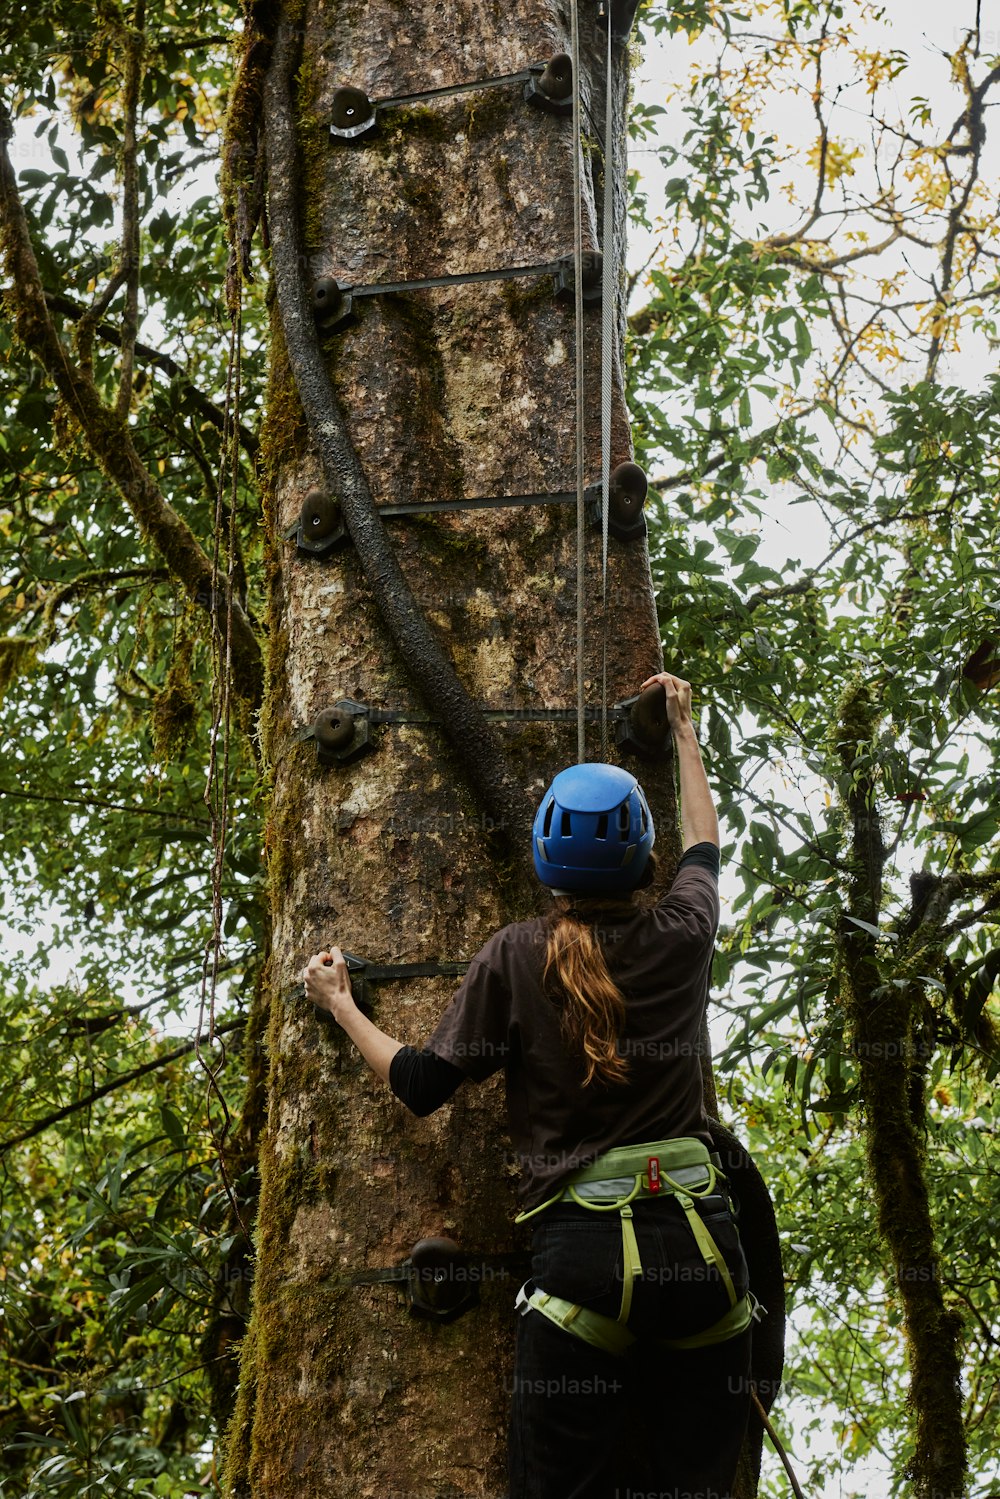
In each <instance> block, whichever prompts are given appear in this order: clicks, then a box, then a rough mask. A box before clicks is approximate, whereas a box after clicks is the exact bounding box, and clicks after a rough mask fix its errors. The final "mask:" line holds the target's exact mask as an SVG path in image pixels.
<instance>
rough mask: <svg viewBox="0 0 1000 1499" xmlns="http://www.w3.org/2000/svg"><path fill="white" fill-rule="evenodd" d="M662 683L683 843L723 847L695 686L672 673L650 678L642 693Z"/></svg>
mask: <svg viewBox="0 0 1000 1499" xmlns="http://www.w3.org/2000/svg"><path fill="white" fill-rule="evenodd" d="M657 682H658V683H659V684H660V686H661V687H662V688H663V690H664V692H665V693H666V697H667V721H668V723H669V724H670V732H671V733H672V734H673V736H674V750H675V752H676V754H677V765H678V769H679V771H680V781H681V788H680V789H681V841H682V844H683V847H684V848H685V850H686V849H689V848H693V846H694V845H695V844H696V843H714V844H715V846H716V848H718V846H719V819H718V817H717V815H716V811H715V802H714V801H713V799H712V792H711V790H710V788H709V784H708V777H707V776H706V775H705V767H704V765H703V764H702V759H701V746H700V745H699V743H698V736H697V734H696V733H695V728H694V724H693V722H692V720H691V684H690V682H685V681H684V680H683V679H682V678H681V677H675V676H673V675H672V673H670V672H668V671H661V672H657V674H656V675H655V676H653V677H647V678H646V680H645V682H643V684H642V687H641V688H640V689H639V690H640V691H642V692H644V691H645V689H646V688H647V687H652V686H653V685H654V684H655V683H657Z"/></svg>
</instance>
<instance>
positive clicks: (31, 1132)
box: [0, 1015, 247, 1156]
mask: <svg viewBox="0 0 1000 1499" xmlns="http://www.w3.org/2000/svg"><path fill="white" fill-rule="evenodd" d="M246 1023H247V1022H246V1016H245V1015H241V1016H240V1018H239V1019H238V1020H227V1021H226V1022H225V1024H224V1025H217V1026H215V1027H214V1029H213V1031H212V1032H211V1034H205V1035H202V1036H197V1037H196V1038H195V1039H194V1040H193V1041H185V1043H184V1045H183V1046H178V1047H176V1048H175V1049H174V1050H173V1051H167V1052H164V1054H163V1056H162V1057H157V1058H156V1059H155V1060H154V1061H152V1062H144V1063H143V1064H142V1066H141V1067H133V1068H132V1070H131V1072H122V1073H121V1074H120V1075H119V1076H118V1077H116V1078H112V1080H111V1082H109V1083H102V1084H101V1086H100V1087H99V1088H93V1089H92V1090H91V1091H90V1092H89V1093H88V1094H87V1095H86V1096H85V1097H84V1098H78V1099H76V1101H75V1102H74V1103H68V1104H65V1105H64V1106H63V1107H62V1108H61V1109H55V1110H53V1112H52V1113H51V1114H46V1115H45V1116H44V1118H42V1119H36V1120H35V1122H34V1124H32V1125H30V1126H29V1127H28V1129H26V1130H22V1131H21V1133H20V1134H19V1135H11V1137H10V1138H9V1139H8V1140H0V1156H2V1155H6V1153H7V1151H8V1150H13V1149H14V1146H15V1145H23V1144H24V1143H25V1141H26V1140H33V1139H34V1138H35V1136H36V1135H41V1134H44V1133H45V1131H46V1130H47V1129H51V1128H52V1126H53V1125H54V1124H59V1123H60V1121H61V1120H63V1119H68V1118H69V1116H70V1115H71V1114H78V1113H79V1112H80V1110H81V1109H87V1108H89V1107H90V1105H91V1104H92V1103H96V1102H97V1100H98V1099H100V1098H107V1096H108V1094H109V1093H114V1092H115V1091H116V1089H118V1088H127V1087H128V1085H129V1083H134V1082H136V1081H137V1080H138V1079H139V1078H140V1077H146V1076H147V1075H148V1074H149V1073H150V1072H156V1071H157V1070H158V1069H159V1068H160V1067H167V1066H169V1065H170V1063H171V1062H176V1061H177V1060H178V1059H179V1058H180V1057H186V1056H188V1055H190V1053H191V1052H192V1051H194V1049H195V1047H197V1046H203V1045H204V1044H205V1043H206V1042H208V1041H211V1040H212V1037H213V1036H221V1035H224V1034H226V1033H227V1032H228V1031H235V1030H238V1029H239V1027H240V1026H243V1025H246Z"/></svg>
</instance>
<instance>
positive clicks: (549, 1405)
mask: <svg viewBox="0 0 1000 1499" xmlns="http://www.w3.org/2000/svg"><path fill="white" fill-rule="evenodd" d="M713 1206H714V1207H715V1208H716V1211H715V1212H711V1211H709V1210H708V1209H706V1210H705V1211H704V1212H703V1217H704V1221H705V1223H706V1226H707V1227H708V1229H709V1231H710V1233H711V1235H712V1237H713V1239H714V1240H715V1242H716V1244H717V1245H718V1246H719V1249H720V1250H721V1251H722V1253H723V1255H724V1257H725V1260H726V1263H727V1265H728V1267H729V1272H730V1274H731V1275H732V1278H733V1283H734V1285H735V1289H736V1294H737V1296H742V1295H744V1293H745V1292H746V1289H747V1271H746V1261H745V1260H744V1258H743V1251H742V1249H741V1247H740V1243H739V1236H738V1234H737V1231H736V1226H735V1224H734V1223H733V1220H732V1218H731V1216H730V1214H729V1211H728V1209H727V1208H726V1207H725V1206H724V1204H723V1202H722V1200H721V1199H713ZM633 1211H634V1220H633V1221H634V1224H635V1230H636V1239H637V1241H638V1244H639V1253H640V1257H641V1259H642V1264H643V1275H642V1277H641V1278H639V1279H637V1280H636V1281H635V1286H634V1292H633V1297H632V1311H631V1314H630V1317H629V1326H630V1328H631V1330H632V1331H633V1332H635V1333H637V1334H638V1335H639V1342H638V1343H637V1344H636V1345H635V1347H634V1348H633V1349H630V1350H629V1352H628V1353H627V1354H626V1355H625V1356H624V1357H616V1356H615V1355H614V1354H610V1353H604V1352H602V1351H601V1350H600V1349H599V1348H593V1347H592V1346H591V1345H590V1344H589V1343H585V1342H584V1341H583V1340H582V1339H581V1338H577V1337H575V1336H574V1335H573V1334H572V1333H568V1332H565V1331H563V1329H562V1328H559V1327H556V1326H555V1325H554V1324H553V1323H552V1322H550V1321H549V1320H548V1318H547V1317H545V1316H543V1315H542V1314H541V1313H540V1312H537V1311H530V1312H528V1313H527V1314H526V1315H525V1316H522V1317H520V1318H519V1319H518V1328H517V1357H516V1360H515V1367H514V1388H513V1392H512V1397H513V1398H512V1401H511V1428H510V1448H509V1452H510V1499H654V1496H655V1499H729V1496H730V1490H731V1486H732V1483H733V1479H734V1477H735V1473H736V1464H737V1460H738V1458H739V1452H740V1447H741V1445H742V1441H743V1434H744V1430H745V1428H746V1421H747V1412H748V1409H749V1404H750V1329H749V1328H748V1329H747V1331H746V1332H744V1333H741V1334H739V1336H737V1337H735V1338H730V1339H729V1340H728V1341H727V1342H725V1343H718V1344H715V1345H713V1346H710V1347H704V1348H694V1349H683V1350H682V1349H664V1348H660V1347H657V1346H656V1342H655V1340H656V1339H657V1338H668V1337H674V1338H683V1337H689V1336H691V1335H693V1334H695V1333H698V1332H700V1331H702V1330H703V1329H704V1328H706V1327H708V1326H709V1325H710V1324H711V1323H712V1322H715V1321H717V1320H718V1318H719V1317H721V1316H722V1315H723V1314H724V1313H725V1312H726V1311H727V1310H728V1308H729V1297H728V1295H727V1293H726V1289H725V1287H724V1285H723V1283H722V1281H721V1278H720V1277H719V1274H718V1272H717V1271H715V1270H713V1269H711V1268H710V1267H709V1266H708V1265H706V1263H705V1261H704V1259H703V1257H702V1254H701V1251H700V1249H699V1248H698V1246H697V1244H696V1242H695V1239H694V1236H693V1234H692V1233H691V1229H690V1227H689V1225H688V1222H687V1219H686V1218H685V1216H684V1214H683V1212H682V1211H681V1209H680V1207H679V1205H678V1204H677V1203H676V1202H675V1201H673V1200H671V1199H670V1198H666V1199H664V1200H662V1201H649V1200H644V1201H642V1202H637V1203H635V1204H633ZM532 1279H533V1281H534V1283H535V1285H536V1286H537V1287H538V1288H539V1289H540V1290H543V1291H548V1292H549V1293H550V1294H552V1295H554V1296H563V1297H565V1298H566V1299H567V1300H568V1301H574V1302H580V1303H581V1304H582V1305H584V1306H589V1307H592V1308H593V1309H594V1311H597V1312H602V1313H604V1314H605V1315H606V1316H611V1317H617V1315H618V1312H619V1310H620V1307H621V1294H622V1234H621V1220H620V1219H619V1217H618V1214H617V1213H595V1212H592V1211H590V1210H589V1209H587V1208H577V1207H574V1206H572V1205H570V1206H564V1205H562V1204H560V1205H559V1206H557V1207H554V1208H549V1209H548V1210H547V1211H546V1213H545V1214H544V1216H543V1217H542V1219H541V1220H540V1222H539V1223H538V1226H537V1227H536V1228H535V1231H534V1236H533V1239H532Z"/></svg>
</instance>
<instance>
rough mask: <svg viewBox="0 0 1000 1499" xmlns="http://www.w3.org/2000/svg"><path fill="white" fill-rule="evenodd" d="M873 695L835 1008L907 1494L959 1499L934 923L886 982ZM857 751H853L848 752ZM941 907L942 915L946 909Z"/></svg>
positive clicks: (851, 741)
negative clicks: (931, 1076)
mask: <svg viewBox="0 0 1000 1499" xmlns="http://www.w3.org/2000/svg"><path fill="white" fill-rule="evenodd" d="M879 716H880V714H879V707H878V702H877V695H876V693H875V692H874V691H873V690H872V689H871V688H870V687H868V686H867V685H866V684H861V683H859V684H856V685H854V686H853V687H852V688H851V689H850V690H849V691H848V693H847V695H846V696H845V700H844V703H843V705H842V709H841V724H840V729H839V736H838V737H839V744H838V748H839V751H840V754H841V758H842V762H843V765H844V773H845V778H846V784H847V785H848V786H849V790H848V792H847V795H846V798H845V800H846V804H847V809H848V812H849V814H850V818H851V829H852V854H853V865H852V876H851V882H850V887H849V891H848V898H849V905H850V915H851V916H853V917H855V918H857V919H858V920H860V921H862V922H865V923H867V924H868V925H867V927H860V926H858V925H857V924H856V923H855V922H854V921H850V920H849V919H847V918H846V917H845V918H844V920H843V921H842V925H841V932H840V942H839V946H840V954H841V963H842V972H843V979H844V986H843V987H844V1003H845V1007H846V1012H847V1018H848V1022H849V1025H850V1028H851V1039H852V1047H853V1052H854V1057H855V1061H856V1065H857V1069H858V1082H859V1090H860V1094H861V1099H862V1105H863V1108H864V1113H865V1125H866V1128H865V1142H866V1147H867V1154H868V1165H869V1172H870V1175H871V1181H872V1187H873V1190H874V1195H875V1203H876V1211H877V1215H878V1225H879V1230H880V1232H881V1234H882V1237H883V1238H884V1240H885V1243H886V1245H887V1247H888V1250H889V1254H890V1256H891V1260H892V1271H893V1276H894V1280H895V1284H894V1286H891V1287H890V1288H889V1294H890V1295H891V1296H893V1297H895V1298H898V1300H899V1302H900V1304H901V1305H902V1309H903V1317H904V1326H905V1330H906V1343H907V1350H908V1354H909V1362H910V1391H909V1401H910V1406H911V1409H912V1411H913V1418H914V1427H915V1431H914V1444H915V1450H914V1455H913V1460H912V1463H911V1470H910V1474H909V1476H910V1478H911V1479H912V1483H913V1492H914V1494H915V1496H916V1499H961V1496H962V1495H963V1494H964V1492H965V1483H964V1480H965V1468H966V1444H965V1431H964V1425H963V1418H962V1391H961V1369H962V1365H961V1357H960V1342H961V1332H962V1326H961V1317H960V1316H959V1314H958V1312H957V1310H956V1308H955V1307H954V1306H953V1305H949V1304H948V1303H947V1301H946V1299H945V1296H944V1293H943V1289H942V1283H941V1265H940V1257H939V1254H938V1251H937V1246H936V1244H935V1236H934V1224H933V1221H932V1217H931V1208H930V1198H929V1193H928V1186H927V1175H926V1150H925V1143H924V1130H925V1126H926V1119H925V1108H926V1093H925V1079H924V1071H925V1064H926V1057H925V1055H924V1038H923V1031H924V1024H925V1008H926V1006H925V999H924V988H923V985H922V983H921V982H920V980H919V975H920V974H923V973H927V972H933V971H934V962H933V961H932V960H930V959H929V957H928V954H927V951H926V948H927V944H928V943H929V942H933V941H934V940H936V933H937V931H938V929H939V927H940V922H941V916H940V915H939V914H938V913H937V912H936V910H935V909H934V900H933V897H932V900H931V902H930V903H929V907H928V909H927V910H926V911H925V912H923V913H922V914H921V915H919V918H918V919H917V920H916V921H915V922H914V923H912V925H913V931H912V932H911V934H910V940H909V942H908V943H907V944H906V950H905V951H904V952H901V953H900V956H899V959H898V960H897V962H896V964H895V965H894V967H893V971H892V973H891V974H890V975H888V976H886V975H883V973H882V972H881V969H880V964H879V956H878V951H877V947H876V939H875V937H874V935H873V934H872V932H871V931H870V930H869V929H868V928H871V927H877V926H878V924H879V913H880V910H881V904H882V894H883V877H884V870H885V864H886V857H887V855H886V849H885V846H884V843H883V839H882V830H881V826H880V821H879V813H878V805H877V784H876V780H875V776H874V774H873V772H872V770H871V766H870V762H869V761H868V758H867V747H868V746H869V745H871V743H872V742H873V741H874V739H875V737H876V729H877V724H878V720H879ZM859 750H860V751H861V753H860V757H859ZM944 909H945V910H946V909H947V907H946V904H945V907H944Z"/></svg>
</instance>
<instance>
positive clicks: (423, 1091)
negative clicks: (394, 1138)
mask: <svg viewBox="0 0 1000 1499" xmlns="http://www.w3.org/2000/svg"><path fill="white" fill-rule="evenodd" d="M688 867H694V868H698V869H704V870H706V871H707V872H708V873H709V874H711V875H712V876H713V877H714V878H715V879H716V880H718V878H719V850H718V848H717V847H716V845H715V844H714V843H696V844H695V845H694V847H693V848H689V849H688V850H687V852H686V853H685V854H684V855H683V857H682V859H681V861H680V863H679V865H678V866H677V873H678V874H680V872H681V870H682V869H685V868H688ZM672 888H673V886H671V889H672ZM665 900H669V892H668V894H667V896H666V897H665ZM460 992H461V991H460ZM456 998H458V996H456ZM433 1041H434V1038H433V1037H432V1038H431V1042H429V1043H428V1045H427V1046H425V1047H423V1049H422V1050H418V1049H417V1047H415V1046H403V1047H401V1048H400V1050H399V1051H397V1053H396V1055H395V1056H394V1057H393V1059H392V1062H391V1064H390V1067H389V1085H390V1087H391V1088H392V1091H393V1092H394V1093H395V1095H396V1097H397V1098H398V1099H399V1100H400V1101H401V1102H402V1103H404V1104H405V1105H406V1107H407V1108H408V1109H410V1111H411V1112H412V1113H414V1114H418V1115H420V1116H421V1117H422V1116H424V1115H426V1114H432V1113H433V1112H434V1110H435V1109H439V1108H440V1107H441V1105H442V1104H444V1103H447V1101H448V1099H449V1098H451V1096H452V1094H453V1093H455V1092H456V1091H457V1089H458V1087H459V1086H460V1084H461V1083H463V1082H465V1080H466V1077H467V1076H469V1075H470V1074H469V1073H467V1072H466V1071H463V1069H462V1068H461V1067H459V1066H457V1065H456V1064H455V1062H453V1061H449V1060H448V1058H447V1057H444V1056H442V1055H440V1054H439V1052H438V1051H435V1050H434V1046H433ZM492 1070H495V1069H492ZM487 1075H488V1074H487Z"/></svg>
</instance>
